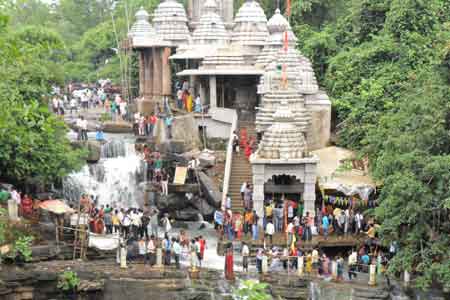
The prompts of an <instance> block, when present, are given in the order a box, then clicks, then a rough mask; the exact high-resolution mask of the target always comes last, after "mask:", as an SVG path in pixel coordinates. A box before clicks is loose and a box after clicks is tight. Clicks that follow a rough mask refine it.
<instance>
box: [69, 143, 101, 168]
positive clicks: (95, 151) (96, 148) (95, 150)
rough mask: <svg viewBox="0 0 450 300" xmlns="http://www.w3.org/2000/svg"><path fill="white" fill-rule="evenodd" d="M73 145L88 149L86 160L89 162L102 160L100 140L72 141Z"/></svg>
mask: <svg viewBox="0 0 450 300" xmlns="http://www.w3.org/2000/svg"><path fill="white" fill-rule="evenodd" d="M71 144H72V146H73V147H74V148H85V149H87V152H88V153H87V157H86V161H87V162H88V163H96V162H98V161H99V160H100V156H101V153H102V144H101V143H100V142H98V141H72V142H71Z"/></svg>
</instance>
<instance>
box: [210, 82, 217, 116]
mask: <svg viewBox="0 0 450 300" xmlns="http://www.w3.org/2000/svg"><path fill="white" fill-rule="evenodd" d="M209 104H210V106H211V108H215V107H217V80H216V76H215V75H211V76H210V77H209Z"/></svg>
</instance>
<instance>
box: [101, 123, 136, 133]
mask: <svg viewBox="0 0 450 300" xmlns="http://www.w3.org/2000/svg"><path fill="white" fill-rule="evenodd" d="M103 131H104V132H107V133H132V132H133V126H132V125H131V124H130V123H126V122H112V121H108V122H104V123H103Z"/></svg>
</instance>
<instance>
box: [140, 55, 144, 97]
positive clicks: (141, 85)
mask: <svg viewBox="0 0 450 300" xmlns="http://www.w3.org/2000/svg"><path fill="white" fill-rule="evenodd" d="M144 87H145V52H144V51H139V96H140V97H142V96H144Z"/></svg>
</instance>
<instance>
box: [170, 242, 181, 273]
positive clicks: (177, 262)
mask: <svg viewBox="0 0 450 300" xmlns="http://www.w3.org/2000/svg"><path fill="white" fill-rule="evenodd" d="M172 250H173V256H174V258H175V267H176V268H177V269H180V256H181V250H182V248H181V245H180V243H179V241H178V240H177V239H176V238H174V237H173V238H172Z"/></svg>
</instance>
